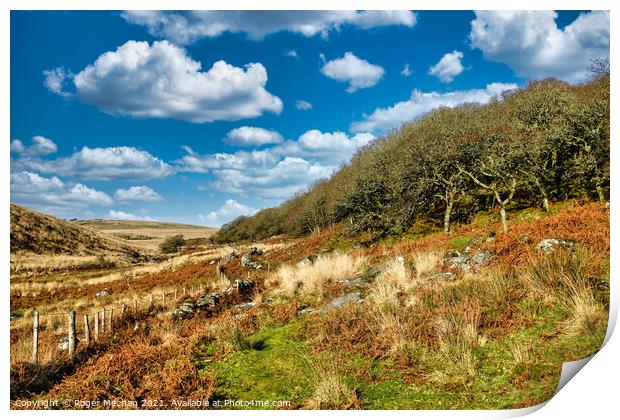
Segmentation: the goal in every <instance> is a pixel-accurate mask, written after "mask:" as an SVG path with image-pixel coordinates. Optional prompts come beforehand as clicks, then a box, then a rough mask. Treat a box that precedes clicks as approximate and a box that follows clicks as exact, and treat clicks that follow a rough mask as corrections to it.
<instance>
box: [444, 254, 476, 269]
mask: <svg viewBox="0 0 620 420" xmlns="http://www.w3.org/2000/svg"><path fill="white" fill-rule="evenodd" d="M469 263H470V257H469V255H468V254H465V253H463V254H461V253H460V252H458V251H457V250H456V249H452V250H450V251H448V253H447V254H446V256H445V258H444V264H445V265H447V266H448V267H450V268H455V269H457V270H461V271H462V272H464V273H467V272H469V270H470V269H471V265H470V264H469Z"/></svg>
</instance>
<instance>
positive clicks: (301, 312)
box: [297, 308, 315, 315]
mask: <svg viewBox="0 0 620 420" xmlns="http://www.w3.org/2000/svg"><path fill="white" fill-rule="evenodd" d="M314 311H315V309H314V308H303V309H302V310H300V311H297V315H308V314H311V313H312V312H314Z"/></svg>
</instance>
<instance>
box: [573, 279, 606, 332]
mask: <svg viewBox="0 0 620 420" xmlns="http://www.w3.org/2000/svg"><path fill="white" fill-rule="evenodd" d="M568 309H569V313H570V316H569V318H568V320H567V321H566V322H565V324H564V325H565V331H566V334H567V335H569V336H579V335H582V334H595V333H596V331H597V330H598V329H599V328H600V327H602V326H604V325H605V324H606V323H607V311H606V310H605V308H604V307H603V305H602V304H601V303H600V302H598V301H597V300H596V299H595V298H594V296H593V295H592V292H590V291H589V290H579V291H577V292H576V293H575V294H573V295H572V296H571V299H570V302H569V307H568Z"/></svg>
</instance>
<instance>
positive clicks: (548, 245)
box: [536, 238, 575, 254]
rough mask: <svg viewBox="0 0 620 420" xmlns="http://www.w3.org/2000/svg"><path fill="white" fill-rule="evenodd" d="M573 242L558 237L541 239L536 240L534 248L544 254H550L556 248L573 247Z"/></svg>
mask: <svg viewBox="0 0 620 420" xmlns="http://www.w3.org/2000/svg"><path fill="white" fill-rule="evenodd" d="M574 246H575V242H573V241H567V240H564V239H558V238H549V239H543V240H542V241H540V242H538V244H537V245H536V249H538V250H541V251H542V252H544V253H545V254H552V253H554V252H555V251H556V250H557V249H558V248H564V249H571V248H574Z"/></svg>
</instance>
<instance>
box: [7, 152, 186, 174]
mask: <svg viewBox="0 0 620 420" xmlns="http://www.w3.org/2000/svg"><path fill="white" fill-rule="evenodd" d="M11 163H12V165H13V166H14V168H15V169H17V170H20V169H27V170H31V171H35V172H42V173H48V174H56V175H61V176H79V177H80V178H82V179H95V180H110V179H131V180H146V179H154V178H163V177H166V176H168V175H171V174H172V173H173V172H174V171H173V169H172V167H171V166H170V165H168V164H167V163H165V162H164V161H162V160H161V159H159V158H156V157H155V156H153V155H151V154H150V153H148V152H146V151H144V150H139V149H136V148H135V147H128V146H119V147H95V148H90V147H88V146H84V147H83V148H82V149H81V150H79V151H77V152H75V153H73V154H72V155H70V156H68V157H60V158H57V159H52V160H47V159H39V158H31V157H22V158H20V159H17V160H15V161H13V162H11Z"/></svg>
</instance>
